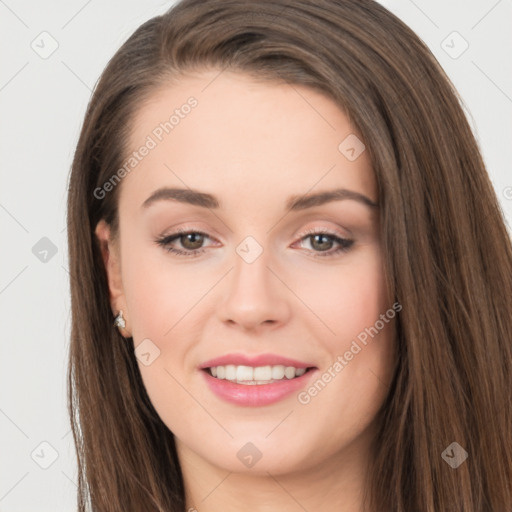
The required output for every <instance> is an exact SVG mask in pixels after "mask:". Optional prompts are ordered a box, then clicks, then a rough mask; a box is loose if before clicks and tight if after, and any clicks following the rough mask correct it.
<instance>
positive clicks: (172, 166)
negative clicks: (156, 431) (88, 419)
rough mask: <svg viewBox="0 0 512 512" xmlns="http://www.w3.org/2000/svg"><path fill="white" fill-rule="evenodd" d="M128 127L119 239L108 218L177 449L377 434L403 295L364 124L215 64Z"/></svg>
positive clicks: (285, 462)
mask: <svg viewBox="0 0 512 512" xmlns="http://www.w3.org/2000/svg"><path fill="white" fill-rule="evenodd" d="M190 97H194V100H189V98H190ZM187 100H188V103H187ZM186 105H189V106H188V107H187V106H186ZM173 112H174V118H171V119H170V116H171V115H173ZM169 119H170V120H169ZM166 122H167V124H165V123H166ZM356 137H357V138H356ZM130 143H131V147H132V148H133V151H136V152H137V154H136V155H135V156H134V155H131V156H132V157H133V158H135V159H136V163H135V160H132V161H131V164H133V166H131V167H130V165H128V166H127V167H126V169H129V171H127V172H126V175H125V176H124V177H123V178H122V181H121V185H119V186H121V189H120V197H119V220H120V224H119V226H120V231H119V234H120V237H119V243H118V244H117V245H116V244H113V243H111V241H109V236H110V232H109V229H108V226H106V225H105V224H104V223H103V222H101V223H100V224H98V226H97V230H96V233H97V236H98V237H99V238H100V239H101V240H103V241H104V242H105V243H107V244H109V252H108V253H107V252H105V254H104V257H105V262H106V266H107V271H108V276H109V286H110V292H111V300H112V309H113V311H114V312H116V313H117V311H118V310H123V314H124V317H125V319H126V328H125V329H124V330H123V333H124V334H125V335H126V336H130V335H131V336H132V337H133V343H134V349H135V351H136V355H137V360H138V364H139V367H140V371H141V374H142V378H143V381H144V384H145V387H146V389H147V392H148V394H149V397H150V399H151V401H152V403H153V405H154V407H155V409H156V411H157V412H158V414H159V415H160V417H161V419H162V420H163V422H164V423H165V424H166V425H167V426H168V428H169V429H170V430H171V431H172V432H173V434H174V435H175V439H176V443H177V447H178V451H179V455H180V459H182V458H186V457H188V458H189V460H192V459H194V460H201V461H203V462H205V463H207V464H210V465H213V466H216V467H220V468H222V469H225V470H228V471H237V472H243V471H252V472H256V473H257V472H261V473H262V474H264V473H265V472H266V471H269V472H271V473H272V474H284V473H286V472H292V471H296V470H297V468H301V469H307V468H310V467H313V466H319V465H323V467H328V465H329V464H330V463H334V461H337V460H339V459H340V458H341V457H343V454H348V453H355V452H357V450H362V449H364V447H365V446H367V445H368V440H369V439H370V434H371V432H372V428H373V427H374V425H373V424H372V420H373V419H374V418H375V414H376V412H377V411H378V409H379V407H380V406H381V405H382V402H383V400H384V398H385V396H386V393H387V386H388V384H389V382H390V380H391V373H392V367H393V361H394V357H395V354H394V320H393V317H394V316H395V313H396V307H395V308H394V307H393V305H392V303H391V301H390V298H389V296H388V294H387V292H386V289H385V286H384V274H383V262H382V256H381V245H380V240H379V229H378V224H379V223H378V206H376V205H377V203H378V197H377V188H376V182H375V177H374V175H373V171H372V168H371V165H370V161H369V156H368V154H367V153H368V152H367V151H364V149H363V148H364V147H363V146H362V136H361V135H360V134H358V133H357V132H356V130H355V129H354V127H353V126H351V125H350V123H349V121H348V119H347V117H346V116H345V115H344V113H343V112H342V111H341V110H340V109H339V107H338V106H337V105H336V104H335V103H334V102H332V101H331V100H330V99H329V98H327V97H326V96H324V95H322V94H321V93H318V92H315V91H313V90H311V89H309V88H305V87H301V86H298V85H294V86H293V87H292V86H290V85H276V84H272V83H269V82H267V83H261V82H256V81H255V80H254V79H251V78H250V77H249V76H246V75H243V74H235V73H229V72H227V71H224V72H222V73H220V75H219V71H215V72H213V71H208V72H207V71H205V72H204V73H200V74H196V75H194V76H187V77H183V78H182V79H180V81H179V82H178V83H177V84H173V85H172V86H171V85H169V86H168V87H167V88H162V89H160V90H159V91H157V92H156V93H155V94H154V95H153V96H152V97H151V99H150V101H148V102H146V103H145V104H144V105H141V106H140V109H139V111H138V114H137V116H136V120H135V122H134V127H133V131H132V135H131V139H130ZM142 146H145V147H146V148H148V149H147V150H143V149H140V148H141V147H142ZM129 158H130V155H127V161H128V159H129ZM122 174H123V173H122ZM163 189H168V190H167V191H165V190H163ZM172 189H174V190H172ZM156 191H160V192H157V193H156V194H155V192H156ZM107 193H109V192H107ZM324 193H329V194H324ZM322 194H324V195H322ZM283 372H284V376H283ZM212 374H216V377H214V376H213V375H212ZM222 377H223V378H222ZM237 381H238V382H237ZM255 461H256V462H255Z"/></svg>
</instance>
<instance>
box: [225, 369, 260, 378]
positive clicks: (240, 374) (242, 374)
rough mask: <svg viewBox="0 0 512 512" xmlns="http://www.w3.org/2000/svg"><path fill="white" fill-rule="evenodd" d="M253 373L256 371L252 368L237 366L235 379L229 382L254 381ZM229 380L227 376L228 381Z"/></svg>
mask: <svg viewBox="0 0 512 512" xmlns="http://www.w3.org/2000/svg"><path fill="white" fill-rule="evenodd" d="M253 373H254V370H253V368H252V366H237V367H236V376H235V378H233V379H229V380H253ZM227 378H228V377H227V376H226V379H227Z"/></svg>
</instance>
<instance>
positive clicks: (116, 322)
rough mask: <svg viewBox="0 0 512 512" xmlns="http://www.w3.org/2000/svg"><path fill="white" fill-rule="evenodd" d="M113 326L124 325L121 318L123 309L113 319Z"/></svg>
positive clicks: (123, 326)
mask: <svg viewBox="0 0 512 512" xmlns="http://www.w3.org/2000/svg"><path fill="white" fill-rule="evenodd" d="M114 327H122V328H123V329H124V328H125V327H126V322H125V320H124V318H123V311H122V310H121V311H119V313H118V315H117V316H116V319H115V321H114Z"/></svg>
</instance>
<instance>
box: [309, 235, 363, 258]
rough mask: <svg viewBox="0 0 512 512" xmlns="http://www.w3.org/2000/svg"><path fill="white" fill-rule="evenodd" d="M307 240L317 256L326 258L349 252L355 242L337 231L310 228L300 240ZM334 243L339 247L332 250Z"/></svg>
mask: <svg viewBox="0 0 512 512" xmlns="http://www.w3.org/2000/svg"><path fill="white" fill-rule="evenodd" d="M303 240H307V241H309V245H310V246H311V248H312V250H313V252H314V253H315V254H314V256H315V257H317V256H318V257H320V258H325V257H330V256H335V255H336V254H339V253H343V252H347V251H348V250H349V249H350V247H352V245H353V244H354V240H350V239H348V238H343V237H341V236H339V235H338V234H337V233H331V232H328V231H324V230H320V229H318V230H315V229H312V230H308V231H307V232H306V233H305V234H304V233H303V235H302V238H301V239H300V241H303ZM333 245H337V246H338V247H337V248H336V249H334V250H330V249H331V248H332V246H333Z"/></svg>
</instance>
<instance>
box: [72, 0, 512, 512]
mask: <svg viewBox="0 0 512 512" xmlns="http://www.w3.org/2000/svg"><path fill="white" fill-rule="evenodd" d="M459 101H460V100H459V97H458V95H457V92H456V91H455V90H454V88H453V86H452V85H451V83H450V81H449V80H448V78H447V77H446V75H445V74H444V72H443V71H442V69H441V68H440V66H439V64H438V63H437V61H436V60H435V58H434V57H433V56H432V54H431V52H430V51H429V50H428V48H427V47H426V46H425V45H424V44H423V43H422V42H421V41H420V40H419V38H418V37H417V36H416V35H415V34H414V33H413V32H412V31H411V30H410V29H409V28H408V27H407V26H405V25H404V24H403V23H402V22H401V21H400V20H399V19H397V18H396V17H395V16H393V15H392V14H391V13H389V12H388V11H387V10H386V9H384V8H383V7H382V6H380V5H379V4H377V3H374V2H373V1H369V0H364V1H361V0H343V1H333V0H321V1H315V2H312V1H306V0H296V1H293V2H291V1H286V0H280V1H278V2H275V1H273V2H270V1H267V0H262V1H259V2H246V1H242V0H210V1H208V2H204V1H199V0H184V1H182V2H180V3H179V4H177V5H176V6H175V7H173V8H172V9H171V10H169V11H168V12H167V13H166V14H165V15H163V16H158V17H156V18H153V19H151V20H149V21H148V22H146V23H144V24H143V25H142V26H141V27H139V29H137V30H136V32H135V33H134V34H133V35H132V36H131V37H130V38H129V39H128V41H127V42H126V43H125V44H124V45H123V46H122V47H121V48H120V50H119V51H118V52H117V53H116V55H115V56H114V57H113V59H112V60H111V61H110V62H109V64H108V66H107V68H106V69H105V71H104V73H103V75H102V76H101V79H100V80H99V82H98V84H97V87H96V90H95V92H94V94H93V97H92V99H91V102H90V105H89V107H88V110H87V113H86V117H85V121H84V125H83V129H82V132H81V136H80V140H79V143H78V147H77V150H76V154H75V158H74V162H73V168H72V172H71V178H70V184H69V202H68V233H69V256H70V272H71V276H72V279H71V293H72V295H71V298H72V335H71V353H70V371H69V390H70V393H69V403H70V412H71V417H72V427H73V433H74V438H75V443H76V446H77V455H78V463H79V490H78V499H79V509H80V510H88V508H87V507H88V506H90V507H91V510H102V511H103V510H105V511H106V510H111V511H121V510H123V511H126V510H137V511H143V510H148V511H149V510H158V511H171V510H172V511H183V510H199V511H203V510H204V511H208V510H223V511H229V510H240V509H244V510H253V511H260V510H280V511H283V510H301V509H302V510H320V509H322V510H338V511H340V510H342V511H363V510H364V511H368V512H381V511H403V512H405V511H411V510H414V511H418V512H423V511H425V512H427V511H428V512H434V511H435V512H438V511H451V510H454V511H455V510H457V511H463V512H470V511H471V512H482V511H493V512H494V511H496V512H498V511H500V512H501V511H506V510H507V511H508V510H512V429H511V426H512V425H511V424H512V421H511V402H512V397H511V388H512V387H511V381H512V349H511V339H512V315H511V313H512V302H511V301H512V299H511V296H512V295H511V291H512V250H511V242H510V239H509V237H508V234H507V231H506V228H505V225H504V221H503V217H502V214H501V211H500V208H499V205H498V202H497V199H496V196H495V194H494V191H493V189H492V186H491V183H490V181H489V178H488V176H487V173H486V170H485V167H484V163H483V161H482V158H481V155H480V153H479V151H478V147H477V143H476V141H475V138H474V136H473V134H472V132H471V129H470V127H469V125H468V123H467V121H466V118H465V115H464V112H463V110H462V109H461V107H460V104H459Z"/></svg>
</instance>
